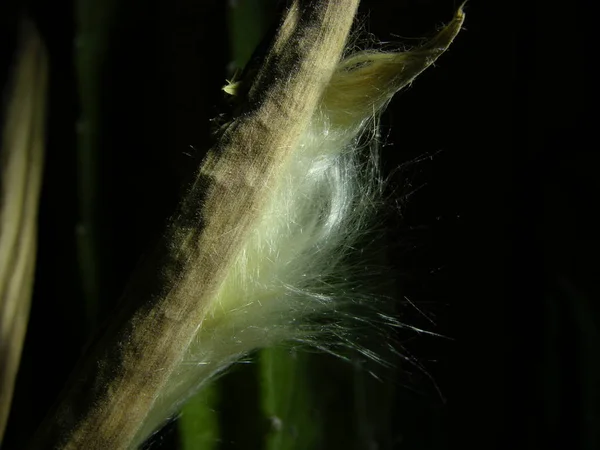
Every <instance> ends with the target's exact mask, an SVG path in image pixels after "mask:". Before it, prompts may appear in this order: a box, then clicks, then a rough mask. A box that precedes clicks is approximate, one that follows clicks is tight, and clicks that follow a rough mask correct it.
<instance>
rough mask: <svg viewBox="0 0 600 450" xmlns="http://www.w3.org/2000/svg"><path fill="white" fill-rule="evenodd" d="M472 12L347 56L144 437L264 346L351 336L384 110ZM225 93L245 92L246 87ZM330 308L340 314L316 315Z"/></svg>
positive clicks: (376, 187) (377, 187)
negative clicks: (347, 313) (432, 31)
mask: <svg viewBox="0 0 600 450" xmlns="http://www.w3.org/2000/svg"><path fill="white" fill-rule="evenodd" d="M462 21H463V13H462V9H461V10H459V12H458V13H457V15H456V17H455V19H454V21H453V22H452V23H451V24H450V25H448V26H447V27H446V28H444V29H443V30H442V31H440V33H438V35H437V36H436V37H434V38H433V39H432V40H431V41H430V42H429V43H427V44H426V45H424V46H423V47H420V48H417V49H415V50H413V51H409V52H401V53H381V52H376V51H367V52H360V53H355V54H353V55H350V56H348V57H346V58H345V59H344V60H343V61H341V62H340V63H339V65H338V68H337V70H336V72H335V74H334V76H333V77H332V79H331V82H330V84H329V85H328V87H327V89H326V91H325V93H324V95H323V98H322V101H321V104H320V106H319V108H318V109H317V110H316V112H315V113H314V115H313V117H312V120H311V122H310V125H309V126H308V127H307V128H306V129H305V131H304V133H303V135H302V137H301V139H300V140H299V142H298V145H297V147H296V148H294V149H293V151H292V152H291V153H290V155H291V156H290V158H289V159H288V160H287V161H286V163H285V166H284V167H283V168H282V169H281V170H280V171H278V175H277V176H278V178H277V180H276V182H275V183H273V185H272V189H270V191H269V192H268V198H267V199H266V201H265V206H264V207H263V208H262V209H261V211H260V217H259V219H258V220H257V224H256V226H255V227H253V229H252V231H251V232H250V234H249V236H248V237H247V239H246V240H245V242H244V244H243V245H242V247H241V249H240V250H239V254H238V255H237V257H236V259H235V263H234V264H233V265H232V266H231V267H230V269H229V270H228V273H227V275H226V276H225V278H224V281H223V282H222V284H221V286H220V288H219V290H218V294H217V295H216V296H215V297H214V299H213V300H212V302H211V303H210V305H209V307H208V311H207V313H206V315H205V317H204V318H203V320H202V323H199V324H198V328H197V334H196V336H195V339H194V341H193V343H192V345H191V346H190V347H189V349H188V350H187V354H186V357H185V359H184V361H183V362H182V363H181V365H180V366H179V368H178V369H177V371H176V373H175V374H174V376H173V377H172V379H171V380H170V382H169V383H168V385H167V387H166V389H165V390H163V391H162V392H161V394H160V395H159V397H158V398H157V399H156V400H155V402H154V404H153V407H152V410H151V411H150V413H149V414H148V415H147V417H146V420H145V421H144V424H143V426H142V427H141V429H140V430H139V432H138V434H137V436H138V438H137V439H136V440H135V445H139V444H140V443H141V442H140V441H142V440H143V439H144V438H145V437H147V436H148V435H150V434H151V433H152V432H153V431H154V430H156V429H157V428H158V427H160V425H161V424H163V423H164V422H165V420H167V419H168V418H169V417H173V416H174V415H175V414H176V413H177V411H178V410H179V409H180V408H181V406H182V405H183V404H184V403H185V402H186V401H187V400H188V399H189V398H190V397H191V396H192V395H194V394H195V393H196V392H197V391H198V390H199V389H201V388H202V386H203V385H205V384H206V383H207V382H209V381H210V380H211V379H213V378H214V377H215V376H216V375H218V374H219V373H221V372H222V371H224V370H225V369H226V368H227V367H228V366H230V365H231V364H232V363H234V362H235V361H237V360H239V359H240V358H242V357H244V356H245V355H247V354H248V353H250V352H252V351H253V350H256V349H259V348H264V347H268V346H271V345H274V344H277V343H280V342H283V341H290V340H291V341H298V342H300V343H303V344H309V345H314V346H316V347H319V348H323V342H324V339H323V338H324V336H326V335H329V336H332V335H333V336H335V337H337V338H341V340H348V339H349V337H348V335H349V333H348V330H346V329H345V328H344V327H343V326H342V323H341V322H340V321H338V320H337V317H338V316H337V311H338V310H340V309H341V308H343V307H344V304H345V303H347V302H352V301H353V299H355V298H360V297H356V295H360V294H356V293H355V287H356V286H354V275H355V274H356V272H354V271H353V266H355V267H356V266H360V265H361V263H362V261H360V260H354V261H352V260H351V259H350V256H352V257H354V256H355V255H356V252H355V246H356V245H357V243H359V241H360V240H361V238H362V237H363V236H364V235H365V234H366V233H367V232H368V231H369V230H370V225H372V224H373V217H374V216H375V212H376V209H377V208H376V206H377V205H378V204H379V203H380V202H381V192H382V189H381V186H382V181H381V178H380V176H379V174H378V171H377V164H376V159H377V140H376V135H377V121H378V117H379V116H380V114H381V112H382V111H383V110H384V108H385V106H386V105H387V103H388V102H389V100H390V99H391V98H392V96H393V95H394V94H395V93H396V92H397V91H398V90H400V89H401V88H402V87H404V86H406V85H407V84H409V83H410V82H412V80H413V79H414V78H415V77H416V76H417V75H418V74H419V73H420V72H422V71H423V70H424V69H425V68H426V67H428V66H429V65H430V64H432V63H433V62H434V61H435V59H436V58H437V57H438V56H439V55H440V54H441V53H443V51H444V50H445V49H446V48H447V46H448V45H449V44H450V42H451V41H452V39H453V38H454V36H455V35H456V34H457V32H458V31H459V30H460V26H461V24H462ZM226 92H228V93H229V94H233V95H235V86H231V85H230V86H229V87H228V89H227V90H226ZM323 317H325V318H329V319H331V320H327V321H314V320H313V319H315V318H323ZM339 317H343V314H342V315H340V316H339ZM327 323H328V324H327ZM325 350H326V351H327V349H325ZM365 353H366V354H368V351H366V350H365Z"/></svg>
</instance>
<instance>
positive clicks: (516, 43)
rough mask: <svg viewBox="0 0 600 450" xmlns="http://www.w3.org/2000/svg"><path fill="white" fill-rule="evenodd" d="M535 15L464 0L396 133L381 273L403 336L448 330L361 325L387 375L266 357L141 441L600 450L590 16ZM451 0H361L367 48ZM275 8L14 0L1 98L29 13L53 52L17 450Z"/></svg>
mask: <svg viewBox="0 0 600 450" xmlns="http://www.w3.org/2000/svg"><path fill="white" fill-rule="evenodd" d="M538 3H539V4H536V2H531V4H528V5H527V6H526V5H525V4H523V5H519V9H518V10H516V11H513V10H510V9H508V6H500V5H498V6H496V7H493V6H492V4H491V2H486V3H485V4H484V2H471V4H469V5H467V23H466V27H465V28H466V29H465V31H464V32H463V33H462V35H461V36H459V38H458V40H457V42H456V43H455V44H454V46H453V47H452V48H451V50H450V52H449V53H448V54H447V55H445V56H443V57H442V58H441V60H440V62H439V63H438V64H437V67H436V68H433V69H430V70H429V71H428V72H426V73H425V74H424V75H423V76H422V78H421V79H419V80H417V81H416V82H415V83H414V85H413V86H412V87H411V88H409V89H408V90H407V91H406V92H404V93H402V94H401V95H399V96H398V98H396V99H395V100H394V101H393V102H392V104H391V105H390V109H389V111H388V113H387V114H386V115H385V117H384V118H383V120H382V136H383V138H384V142H385V145H384V146H383V149H382V151H383V155H382V165H383V171H384V174H385V175H387V176H389V177H390V180H391V183H390V186H389V188H388V192H387V194H389V195H390V196H392V197H393V198H395V199H396V200H395V202H391V204H390V211H386V212H385V222H384V223H385V226H384V227H383V230H382V232H381V233H382V234H381V242H380V244H381V248H382V252H381V254H379V255H378V257H379V258H380V260H379V262H380V263H381V264H385V265H386V267H388V269H387V272H384V273H381V274H380V275H381V279H382V281H383V280H385V282H382V283H381V285H379V284H378V285H377V286H372V287H371V289H372V290H375V291H377V292H379V293H383V294H385V295H387V296H389V297H390V298H391V299H392V300H390V302H389V311H390V312H391V313H392V314H396V315H397V316H398V317H399V318H400V319H401V320H403V321H404V322H407V323H409V324H411V325H414V326H416V327H420V328H425V329H428V330H431V331H434V332H436V333H440V334H443V335H446V336H449V337H450V338H451V339H442V338H431V337H427V336H425V335H418V334H416V333H409V332H407V331H402V332H400V331H399V332H398V333H396V334H394V335H393V336H391V337H390V339H391V340H392V341H393V342H394V345H396V348H398V349H399V350H400V351H401V354H402V356H399V355H394V354H392V353H390V352H386V350H385V349H386V347H387V343H388V342H381V339H380V337H379V335H377V334H374V333H372V334H368V333H367V334H366V335H365V336H364V338H363V339H364V341H365V343H366V345H368V346H369V347H371V348H373V349H375V350H376V351H379V352H382V353H383V354H384V356H385V358H386V360H388V361H389V362H390V365H391V366H392V367H383V366H379V365H377V364H374V363H372V362H368V361H365V360H364V358H361V357H360V356H359V355H350V362H345V361H341V360H337V359H335V358H333V357H331V356H328V355H323V354H319V353H316V352H306V351H298V350H297V349H293V348H289V347H282V348H278V349H269V350H265V351H261V352H259V353H258V354H255V355H250V356H249V357H248V359H247V360H246V361H243V362H241V363H240V364H237V365H236V366H235V367H234V368H233V369H232V370H231V371H230V372H229V373H228V374H227V375H225V376H223V377H222V378H220V379H219V380H217V381H216V382H215V383H214V384H213V385H211V386H210V387H209V388H207V389H206V390H205V391H203V392H201V393H200V394H199V395H198V396H197V397H196V398H194V399H193V400H192V401H191V402H190V404H188V405H187V406H186V407H185V408H184V410H183V412H182V414H181V416H180V417H179V418H178V419H177V420H176V421H173V422H172V423H171V424H169V425H168V426H167V427H166V428H165V429H164V430H163V431H162V432H161V433H159V435H157V436H156V437H155V438H154V439H153V440H152V441H151V442H150V443H148V445H147V447H148V448H152V449H184V450H190V449H199V450H202V449H207V450H208V449H210V450H212V449H215V450H216V449H219V450H220V449H244V450H249V449H269V450H276V449H282V450H288V449H306V450H309V449H315V450H317V449H344V450H346V449H368V450H376V449H377V450H388V449H406V450H412V449H419V450H428V449H436V450H438V449H447V448H458V447H460V448H462V447H466V446H471V445H472V446H477V448H485V449H488V448H503V449H506V448H511V449H512V448H529V449H536V448H562V449H567V448H568V449H575V448H585V449H590V450H591V449H597V448H600V438H599V430H600V420H599V419H600V406H599V405H600V389H599V384H598V383H599V376H600V368H599V366H598V359H597V352H598V345H597V344H598V341H599V334H598V333H599V331H598V330H599V328H598V317H599V315H598V303H597V301H596V298H597V291H598V288H597V285H596V283H594V282H593V280H595V276H596V272H597V271H596V268H597V263H595V262H594V260H595V259H596V258H595V255H596V254H597V252H596V250H597V249H598V245H597V244H598V238H597V235H596V230H597V227H595V225H594V224H595V221H594V220H595V219H594V218H593V217H594V214H593V208H592V204H591V203H589V200H588V197H589V196H590V194H591V193H592V192H594V190H595V189H594V188H595V184H594V182H593V180H595V179H596V178H597V177H596V176H595V175H594V169H592V167H594V168H595V167H596V166H595V165H594V164H593V163H592V156H591V151H590V148H591V147H590V145H588V144H587V140H588V139H589V137H590V135H591V132H590V130H591V118H590V117H591V115H589V114H588V108H589V104H590V100H589V98H588V94H587V91H586V89H587V87H586V86H587V84H586V83H587V81H588V77H589V73H590V70H589V69H590V67H591V66H590V63H589V62H588V61H589V59H588V58H586V55H589V54H590V53H589V51H588V48H587V47H586V46H588V45H591V44H589V42H590V39H589V38H588V36H587V34H586V33H589V31H588V30H590V29H592V27H591V26H590V23H589V21H590V17H591V16H589V15H587V14H585V9H584V8H585V2H583V1H581V2H579V3H580V5H579V6H581V7H580V8H577V7H575V6H573V7H572V8H570V9H568V10H565V9H564V8H561V7H560V5H561V4H560V3H559V2H557V1H551V2H543V3H542V2H538ZM575 3H577V2H575ZM456 6H457V5H456V2H454V1H452V0H396V1H393V0H389V1H384V0H363V1H362V3H361V8H360V14H359V20H358V22H359V23H360V24H361V30H362V33H363V34H362V36H363V38H362V40H361V42H363V43H364V44H366V45H372V44H373V41H372V39H369V38H368V37H366V36H367V34H368V33H372V34H373V35H374V36H375V37H376V38H377V39H378V40H381V41H383V42H384V46H385V45H392V44H391V43H398V42H400V43H402V44H404V45H412V44H413V43H415V42H418V41H416V40H415V38H420V37H426V36H431V34H432V33H433V32H434V31H435V30H437V29H438V28H439V26H440V25H441V24H442V23H444V22H447V21H448V20H449V19H450V18H451V16H452V13H453V11H454V9H455V7H456ZM281 7H282V5H281V4H280V2H276V1H275V0H237V1H236V0H230V1H224V0H202V1H199V0H169V1H166V0H154V1H151V2H147V1H141V0H121V1H116V0H68V1H67V0H57V1H55V2H52V3H48V2H42V1H30V2H27V3H26V4H23V2H17V1H10V0H7V1H5V2H4V3H2V4H1V5H0V21H1V22H0V25H1V31H0V32H1V33H2V36H1V39H0V51H1V52H2V63H3V64H2V66H1V67H2V72H1V73H0V76H1V77H2V78H0V81H2V84H3V85H4V82H5V80H6V76H7V73H8V68H9V67H10V61H11V58H12V52H13V51H14V43H15V36H16V23H17V17H18V16H17V14H18V12H19V11H20V10H22V8H26V9H27V10H28V11H29V12H30V14H31V15H32V16H33V17H34V19H35V21H36V23H37V24H38V26H39V27H40V29H41V31H42V34H43V36H44V39H45V42H46V44H47V46H48V50H49V53H50V57H51V91H50V106H49V117H48V130H49V131H48V147H47V153H48V156H47V164H46V169H45V175H44V177H45V178H44V188H43V196H42V203H41V211H40V247H39V256H38V265H37V274H36V285H35V293H34V299H33V309H32V314H31V321H30V326H29V330H28V336H27V340H26V345H25V351H24V355H23V360H22V365H21V368H20V372H19V378H18V384H17V389H16V395H15V399H14V405H13V409H12V413H11V418H10V422H9V425H8V430H7V435H6V439H5V442H4V443H3V445H2V449H3V450H9V449H20V448H24V446H25V445H26V442H27V440H28V439H29V438H30V436H31V435H32V433H33V432H34V430H35V428H36V427H37V425H38V423H39V422H40V421H41V419H42V417H43V416H44V414H45V412H46V410H47V409H48V408H49V406H50V405H51V404H52V402H53V401H54V400H55V399H56V397H57V395H58V393H59V391H60V389H61V387H62V385H63V383H64V381H65V379H66V377H67V375H68V374H69V372H70V371H71V369H72V367H73V365H74V363H75V361H76V360H77V358H78V357H79V356H80V355H81V354H82V352H83V351H84V349H85V345H86V342H87V340H88V339H89V338H90V336H91V334H92V333H93V330H94V329H95V328H96V327H97V326H99V325H100V324H102V323H103V321H104V320H106V319H107V318H108V317H109V316H110V314H111V311H112V308H113V307H114V306H115V304H116V303H117V301H118V298H119V296H120V293H121V292H122V290H123V287H124V285H125V283H126V281H127V279H128V277H129V275H130V274H131V272H132V270H133V269H134V267H135V265H136V263H137V261H138V260H139V258H140V257H141V256H142V255H143V254H144V251H145V250H146V249H147V248H148V247H149V245H150V244H151V243H152V242H153V240H154V239H156V237H157V236H158V235H159V233H160V232H161V230H162V227H163V225H164V222H165V220H166V218H167V217H168V216H169V214H170V212H171V211H172V210H173V208H174V207H175V204H176V202H177V199H178V198H179V196H180V194H181V192H182V190H183V189H185V186H186V182H187V181H188V180H189V178H190V176H191V174H192V172H193V171H194V169H195V168H196V167H197V166H198V165H199V163H200V161H201V159H202V157H203V155H204V152H205V151H206V149H207V148H209V146H210V144H211V134H210V130H211V127H212V126H213V125H212V122H211V120H212V119H214V118H216V117H218V116H219V114H220V113H222V112H224V111H226V109H227V107H226V105H225V103H224V101H223V93H222V92H221V91H220V88H221V86H222V85H223V84H225V79H230V78H231V76H232V75H233V73H234V72H235V70H236V68H240V67H243V65H244V64H245V62H246V61H247V60H248V59H249V58H250V56H251V54H252V52H253V51H254V49H255V48H256V46H257V45H258V44H259V43H260V42H261V41H263V40H264V39H268V37H269V35H270V33H272V31H273V27H274V26H275V25H276V24H277V19H278V17H279V11H280V10H281ZM558 29H560V30H564V31H562V32H561V33H560V35H557V30H558ZM385 43H390V44H385ZM415 160H418V162H415ZM398 167H401V170H397V168H398ZM405 298H408V299H410V300H411V302H414V303H415V304H416V305H417V306H418V308H419V309H420V310H422V311H425V314H426V316H427V317H424V316H423V315H421V313H420V312H419V311H418V310H417V309H416V308H414V307H413V306H411V303H409V302H407V301H406V300H405Z"/></svg>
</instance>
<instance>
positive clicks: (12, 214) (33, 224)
mask: <svg viewBox="0 0 600 450" xmlns="http://www.w3.org/2000/svg"><path fill="white" fill-rule="evenodd" d="M46 77H47V61H46V55H45V51H44V49H43V47H42V43H41V40H40V37H39V35H38V33H37V31H36V30H35V28H34V27H33V25H32V24H31V23H29V22H24V23H23V26H22V34H21V44H20V49H19V53H18V60H17V64H16V66H15V70H14V73H13V80H12V85H11V86H10V88H11V90H10V91H9V92H10V100H9V102H8V108H7V110H6V124H5V126H4V131H3V140H2V147H1V152H2V154H1V178H0V179H1V188H0V189H1V191H0V197H1V200H0V202H1V203H0V442H1V441H2V436H3V434H4V428H5V426H6V421H7V419H8V413H9V410H10V404H11V399H12V394H13V389H14V383H15V378H16V375H17V371H18V368H19V361H20V358H21V351H22V348H23V341H24V338H25V331H26V328H27V321H28V318H29V307H30V302H31V291H32V288H33V274H34V268H35V254H36V234H37V214H38V199H39V194H40V186H41V180H42V165H43V156H44V104H45V97H46Z"/></svg>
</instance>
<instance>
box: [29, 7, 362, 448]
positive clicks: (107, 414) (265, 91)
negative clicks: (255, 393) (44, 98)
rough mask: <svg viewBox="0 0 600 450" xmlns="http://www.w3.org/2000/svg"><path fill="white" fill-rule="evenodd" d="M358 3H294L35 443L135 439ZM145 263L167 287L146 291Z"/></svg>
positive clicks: (104, 444) (301, 122)
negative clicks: (244, 97)
mask: <svg viewBox="0 0 600 450" xmlns="http://www.w3.org/2000/svg"><path fill="white" fill-rule="evenodd" d="M357 4H358V0H331V1H313V2H307V1H300V0H298V1H295V2H293V4H292V6H291V7H290V9H289V11H288V13H287V15H286V17H285V20H284V21H283V24H282V26H281V28H280V30H279V33H278V34H277V36H276V38H275V42H274V45H273V47H272V49H271V51H270V53H269V54H268V56H267V58H266V60H265V64H264V65H263V66H262V68H261V70H260V71H259V72H258V74H257V76H256V78H255V81H254V83H253V85H252V87H251V89H250V91H249V96H248V107H247V109H246V111H245V113H244V114H242V116H241V117H240V118H239V119H237V120H236V121H235V122H233V123H232V124H231V125H230V126H229V128H228V129H227V130H226V131H225V132H224V134H223V136H222V138H221V139H220V141H219V142H218V144H217V145H216V147H215V148H214V149H213V150H211V152H209V154H208V156H207V158H206V160H205V161H204V163H203V165H202V167H201V168H200V170H199V173H198V175H197V178H196V181H195V183H194V184H193V186H192V188H191V190H190V192H189V193H188V195H187V196H186V198H185V199H184V201H183V203H182V207H181V210H180V211H181V212H180V213H179V214H178V215H176V216H175V218H174V219H173V221H172V223H171V225H170V227H169V230H168V231H167V233H166V237H165V239H164V242H163V243H162V244H161V248H160V249H159V250H158V251H157V255H167V256H166V260H165V256H162V258H163V259H159V260H158V261H153V262H150V263H148V265H147V269H146V270H144V271H142V272H141V275H140V276H139V277H138V280H137V282H136V281H134V284H132V285H131V287H130V289H129V290H128V294H127V293H126V296H125V297H126V298H125V299H124V300H125V301H131V302H133V304H134V305H137V306H135V308H133V313H132V314H131V315H128V317H130V318H129V319H127V320H122V321H121V320H118V319H115V322H114V324H111V325H110V326H109V328H108V329H107V331H106V332H105V334H104V337H103V338H102V339H101V340H100V341H99V342H98V344H97V345H96V346H95V347H94V349H93V351H92V353H91V355H90V358H89V359H88V361H87V362H86V363H83V364H82V365H81V367H80V368H79V371H78V372H77V373H76V374H75V375H74V377H73V378H72V380H71V383H70V384H69V387H68V389H67V390H66V392H65V394H64V397H63V400H62V401H61V403H60V404H59V405H58V406H57V409H56V411H54V412H53V414H52V415H50V416H49V417H48V419H47V421H46V423H45V424H44V425H43V426H42V428H41V429H40V432H39V433H38V436H37V439H36V443H35V446H36V448H65V449H89V450H92V449H102V450H105V449H111V450H117V449H126V448H132V446H134V445H136V444H137V443H138V441H139V438H140V437H139V436H137V433H138V431H139V427H140V424H141V423H142V422H143V420H144V418H145V416H146V414H147V413H148V411H149V410H150V408H151V406H152V404H153V402H154V401H155V399H156V397H157V394H158V392H160V391H161V390H162V389H163V388H164V385H165V383H166V382H167V380H168V378H169V375H170V374H171V373H172V372H173V370H174V369H175V368H176V367H177V366H178V364H179V363H180V361H181V360H182V358H183V356H184V351H185V349H187V348H188V346H189V344H190V342H191V340H192V338H193V337H194V336H195V335H196V333H197V329H198V327H200V326H201V323H202V319H203V314H204V312H205V309H206V304H207V302H209V300H210V298H211V297H212V296H213V295H214V293H215V292H216V291H217V289H218V288H219V286H220V284H221V282H222V280H223V276H224V274H225V273H226V271H227V268H228V266H229V265H230V264H231V262H232V260H233V259H234V258H235V256H236V255H237V252H238V250H239V247H240V244H241V242H242V241H243V239H244V238H245V236H246V234H247V233H248V230H249V229H250V228H251V227H252V224H253V220H254V219H255V217H256V212H257V211H258V210H259V209H260V207H261V202H262V198H263V197H264V195H263V194H264V192H266V190H267V189H269V186H270V183H271V181H272V180H273V177H274V174H276V173H277V171H278V168H279V167H280V166H281V165H282V164H283V163H284V162H285V161H286V158H287V157H288V152H289V150H290V149H292V148H293V147H294V145H295V143H296V142H297V140H298V138H299V136H300V134H301V133H302V131H303V130H304V128H305V127H306V126H307V124H308V122H309V120H310V118H311V116H312V114H313V112H314V110H315V109H316V107H317V105H318V102H319V101H320V98H321V96H322V93H323V90H324V88H325V86H326V85H327V83H328V81H329V79H330V78H331V76H332V73H333V71H334V69H335V67H336V65H337V64H338V62H339V60H340V56H341V54H342V51H343V48H344V45H345V42H346V38H347V35H348V32H349V29H350V26H351V24H352V21H353V18H354V14H355V12H356V7H357ZM200 199H202V200H200ZM152 269H154V274H155V275H154V277H156V275H157V273H159V272H160V273H161V274H162V276H163V278H164V279H165V280H166V282H167V285H166V288H165V286H164V285H163V286H158V285H157V286H156V289H150V288H148V287H147V286H144V283H145V282H146V280H147V279H148V278H147V277H148V275H149V271H151V270H152ZM150 276H152V275H151V274H150ZM144 277H145V278H144ZM146 284H147V283H146ZM128 296H130V297H131V298H127V297H128ZM140 299H141V300H144V302H141V301H140ZM136 302H137V303H136Z"/></svg>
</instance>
